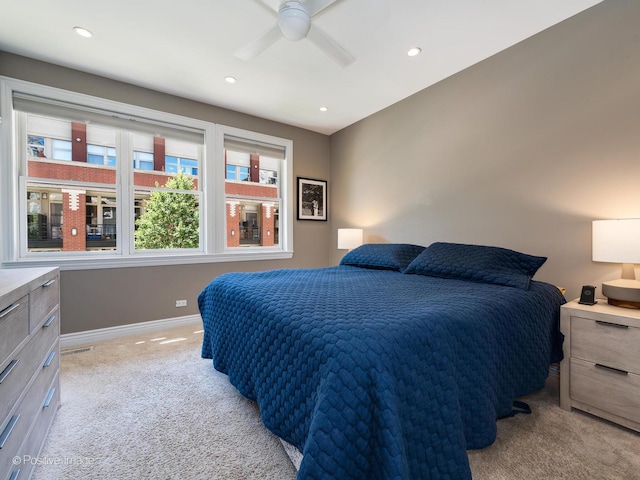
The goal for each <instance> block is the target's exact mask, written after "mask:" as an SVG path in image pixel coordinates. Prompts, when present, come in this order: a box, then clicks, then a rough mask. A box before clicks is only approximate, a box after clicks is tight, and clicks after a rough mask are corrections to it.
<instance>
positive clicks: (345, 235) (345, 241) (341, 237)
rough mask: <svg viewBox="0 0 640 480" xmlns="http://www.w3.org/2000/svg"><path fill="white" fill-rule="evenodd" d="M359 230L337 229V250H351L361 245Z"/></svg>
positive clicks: (361, 234)
mask: <svg viewBox="0 0 640 480" xmlns="http://www.w3.org/2000/svg"><path fill="white" fill-rule="evenodd" d="M362 237H363V233H362V229H361V228H339V229H338V250H353V249H354V248H357V247H359V246H360V245H362Z"/></svg>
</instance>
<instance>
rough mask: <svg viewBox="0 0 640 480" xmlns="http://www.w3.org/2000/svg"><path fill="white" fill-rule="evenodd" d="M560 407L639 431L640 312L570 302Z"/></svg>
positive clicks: (563, 321)
mask: <svg viewBox="0 0 640 480" xmlns="http://www.w3.org/2000/svg"><path fill="white" fill-rule="evenodd" d="M560 328H561V330H562V333H564V335H565V343H564V359H563V361H562V363H561V364H560V407H562V408H564V409H565V410H570V409H571V408H572V407H574V408H578V409H580V410H584V411H586V412H589V413H591V414H593V415H597V416H599V417H602V418H605V419H607V420H610V421H612V422H616V423H619V424H620V425H624V426H625V427H628V428H631V429H633V430H636V431H640V310H632V309H627V308H622V307H615V306H612V305H608V304H607V303H606V300H600V301H599V303H597V304H596V305H591V306H589V305H580V304H579V303H578V302H576V301H573V302H569V303H567V304H565V305H563V306H562V309H561V318H560Z"/></svg>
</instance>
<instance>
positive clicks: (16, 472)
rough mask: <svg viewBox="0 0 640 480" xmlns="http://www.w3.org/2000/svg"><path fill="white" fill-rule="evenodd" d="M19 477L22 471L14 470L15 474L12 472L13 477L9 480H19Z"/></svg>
mask: <svg viewBox="0 0 640 480" xmlns="http://www.w3.org/2000/svg"><path fill="white" fill-rule="evenodd" d="M18 475H20V469H18V470H14V471H13V472H11V476H10V477H9V480H17V478H18Z"/></svg>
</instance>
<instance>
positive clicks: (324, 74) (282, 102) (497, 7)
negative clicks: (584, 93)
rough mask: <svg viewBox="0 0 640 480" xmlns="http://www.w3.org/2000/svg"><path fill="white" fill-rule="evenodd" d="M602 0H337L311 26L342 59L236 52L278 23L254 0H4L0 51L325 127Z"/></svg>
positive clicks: (309, 50)
mask: <svg viewBox="0 0 640 480" xmlns="http://www.w3.org/2000/svg"><path fill="white" fill-rule="evenodd" d="M600 1H601V0H561V1H559V0H482V1H481V0H338V1H337V2H336V3H334V4H333V5H331V6H330V7H328V8H326V9H325V10H323V11H321V12H320V13H318V15H317V16H315V17H313V23H314V24H315V25H317V26H319V27H321V28H322V30H324V31H325V32H326V33H328V34H329V35H330V36H332V37H333V38H334V39H335V40H336V41H337V42H338V43H339V44H340V45H341V46H342V47H343V48H344V49H345V50H346V51H347V52H348V53H349V54H351V55H352V56H353V57H354V58H355V61H354V62H353V63H352V64H351V65H349V66H347V67H345V68H341V67H339V66H338V65H337V64H335V63H334V62H333V61H332V60H331V59H329V57H327V56H326V55H325V54H324V53H323V52H322V51H320V50H319V49H318V48H316V47H315V45H313V44H312V43H311V42H309V40H307V39H303V40H300V41H298V42H292V41H289V40H286V39H284V38H282V39H280V40H278V41H277V42H276V43H275V44H274V45H272V46H271V47H269V48H268V49H267V50H265V51H264V52H263V53H261V54H260V55H259V56H258V57H256V58H254V59H253V60H250V61H245V60H241V59H239V58H237V57H236V56H234V51H236V50H238V49H239V48H240V47H242V46H244V45H246V44H248V43H249V42H250V41H252V40H254V39H255V38H257V37H258V36H260V35H261V34H262V33H264V32H265V31H266V30H268V29H269V28H271V27H272V26H273V25H274V24H275V22H276V16H275V13H274V12H273V11H272V10H270V9H269V8H267V7H265V6H264V5H262V4H260V2H259V1H258V0H181V1H176V0H108V1H87V0H29V1H10V0H8V1H5V2H2V3H3V5H2V9H1V12H0V50H4V51H6V52H11V53H16V54H19V55H24V56H27V57H31V58H35V59H38V60H43V61H46V62H51V63H56V64H59V65H63V66H66V67H71V68H75V69H78V70H82V71H86V72H90V73H95V74H98V75H102V76H105V77H109V78H113V79H116V80H122V81H124V82H128V83H132V84H135V85H140V86H143V87H147V88H151V89H154V90H159V91H162V92H166V93H170V94H174V95H179V96H181V97H186V98H190V99H193V100H198V101H201V102H205V103H209V104H212V105H217V106H220V107H225V108H228V109H232V110H236V111H239V112H244V113H248V114H252V115H256V116H259V117H263V118H267V119H270V120H275V121H279V122H283V123H286V124H289V125H295V126H299V127H302V128H306V129H309V130H312V131H316V132H320V133H324V134H331V133H334V132H336V131H338V130H340V129H341V128H344V127H346V126H348V125H350V124H352V123H354V122H356V121H358V120H360V119H362V118H365V117H367V116H369V115H371V114H373V113H375V112H377V111H379V110H382V109H383V108H385V107H387V106H389V105H391V104H393V103H396V102H398V101H399V100H402V99H403V98H406V97H408V96H409V95H411V94H413V93H415V92H417V91H419V90H422V89H424V88H426V87H428V86H430V85H432V84H434V83H436V82H438V81H440V80H442V79H444V78H446V77H448V76H450V75H452V74H454V73H456V72H459V71H460V70H463V69H464V68H466V67H469V66H470V65H473V64H474V63H477V62H479V61H481V60H483V59H485V58H487V57H489V56H491V55H493V54H495V53H497V52H499V51H501V50H503V49H505V48H507V47H509V46H511V45H513V44H515V43H518V42H520V41H521V40H524V39H525V38H527V37H530V36H531V35H534V34H536V33H537V32H539V31H541V30H543V29H545V28H548V27H550V26H552V25H554V24H556V23H558V22H560V21H562V20H564V19H566V18H568V17H570V16H573V15H575V14H576V13H579V12H581V11H582V10H585V9H587V8H589V7H591V6H593V5H595V4H597V3H600ZM74 26H83V27H85V28H87V29H89V30H91V31H92V32H93V34H94V36H93V37H92V38H89V39H87V38H82V37H80V36H78V35H76V34H75V33H74V31H73V27H74ZM412 46H420V47H421V48H422V49H423V53H422V54H421V55H419V56H417V57H413V58H410V57H408V56H407V55H406V52H407V50H408V49H409V48H410V47H412ZM227 75H232V76H234V77H236V78H237V80H238V81H237V83H235V84H233V85H231V84H228V83H227V82H225V76H227ZM321 106H326V107H328V108H329V110H328V111H327V112H320V110H319V108H320V107H321Z"/></svg>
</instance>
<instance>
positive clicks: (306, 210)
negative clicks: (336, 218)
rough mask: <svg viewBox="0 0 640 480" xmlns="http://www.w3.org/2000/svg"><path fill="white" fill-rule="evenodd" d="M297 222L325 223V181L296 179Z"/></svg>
mask: <svg viewBox="0 0 640 480" xmlns="http://www.w3.org/2000/svg"><path fill="white" fill-rule="evenodd" d="M298 220H315V221H320V222H326V221H327V181H326V180H317V179H315V178H303V177H298Z"/></svg>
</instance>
